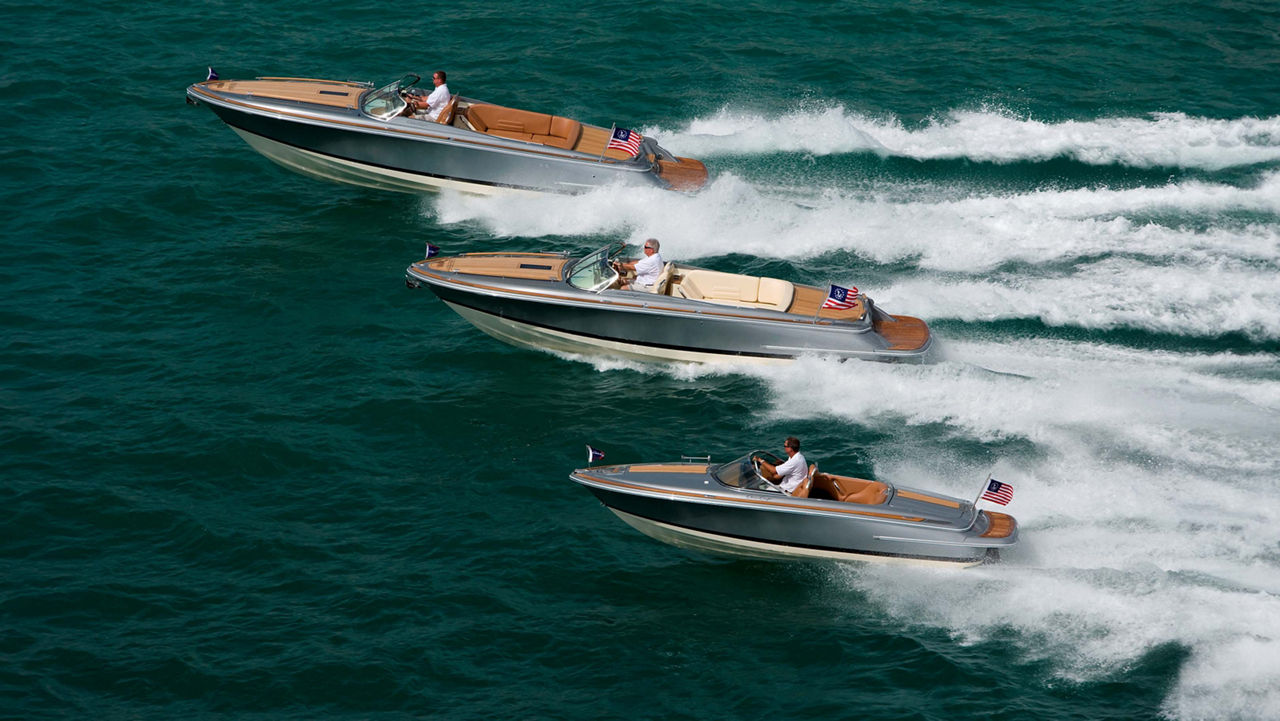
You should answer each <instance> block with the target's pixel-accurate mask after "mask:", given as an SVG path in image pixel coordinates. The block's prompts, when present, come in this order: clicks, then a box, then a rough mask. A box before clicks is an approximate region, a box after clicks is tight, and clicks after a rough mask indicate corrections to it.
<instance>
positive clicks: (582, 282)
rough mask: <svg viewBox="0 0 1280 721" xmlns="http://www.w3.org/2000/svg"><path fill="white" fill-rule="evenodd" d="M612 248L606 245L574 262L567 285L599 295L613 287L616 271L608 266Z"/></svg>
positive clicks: (616, 277)
mask: <svg viewBox="0 0 1280 721" xmlns="http://www.w3.org/2000/svg"><path fill="white" fill-rule="evenodd" d="M612 247H613V246H610V245H606V246H605V247H603V248H601V249H600V250H597V251H596V252H594V253H592V254H591V255H588V256H584V257H583V258H581V259H580V260H578V261H577V262H575V263H574V264H573V268H572V269H571V270H570V271H569V284H570V285H572V286H573V287H575V288H581V289H583V290H589V291H591V292H592V293H599V292H600V291H602V290H604V289H605V288H608V287H609V286H611V285H613V283H614V281H616V280H617V279H618V271H616V270H614V269H613V266H611V265H609V255H610V253H609V251H610V249H611V248H612Z"/></svg>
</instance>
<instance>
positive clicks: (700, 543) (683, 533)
mask: <svg viewBox="0 0 1280 721" xmlns="http://www.w3.org/2000/svg"><path fill="white" fill-rule="evenodd" d="M609 510H610V511H613V512H614V514H615V515H617V516H618V518H621V519H622V520H623V521H625V522H626V523H627V525H628V526H631V527H632V528H634V529H636V530H637V531H639V532H641V533H643V534H644V535H646V536H649V537H650V538H655V539H657V540H659V541H662V542H663V543H668V544H671V545H672V546H678V547H680V548H688V549H692V550H695V551H705V552H710V553H719V554H725V555H730V556H743V557H746V558H763V559H768V560H795V559H823V558H825V559H833V560H837V561H865V562H867V563H886V564H902V565H910V566H933V567H943V568H969V567H971V566H977V565H979V564H981V563H982V561H981V560H977V561H965V560H957V561H939V560H933V559H923V558H899V557H897V556H875V555H869V554H863V553H853V552H846V551H832V550H826V549H819V548H803V547H798V546H782V545H778V544H773V543H766V542H763V541H751V540H747V539H743V538H731V537H728V536H719V535H716V534H714V533H706V532H704V531H696V530H693V529H691V528H681V527H679V526H672V525H670V524H667V523H662V522H661V521H651V520H649V519H647V518H641V517H639V516H633V515H631V514H630V513H626V512H625V511H619V510H617V509H616V508H610V509H609Z"/></svg>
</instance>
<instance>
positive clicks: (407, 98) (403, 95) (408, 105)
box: [400, 90, 414, 117]
mask: <svg viewBox="0 0 1280 721" xmlns="http://www.w3.org/2000/svg"><path fill="white" fill-rule="evenodd" d="M413 97H414V95H413V93H411V92H409V91H408V90H401V91H400V99H401V100H403V101H404V109H403V110H401V111H400V115H403V116H405V117H413V113H414V109H413Z"/></svg>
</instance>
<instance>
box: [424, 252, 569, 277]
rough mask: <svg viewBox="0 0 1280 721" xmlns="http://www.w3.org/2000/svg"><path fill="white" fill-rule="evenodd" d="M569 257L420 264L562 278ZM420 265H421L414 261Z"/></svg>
mask: <svg viewBox="0 0 1280 721" xmlns="http://www.w3.org/2000/svg"><path fill="white" fill-rule="evenodd" d="M568 262H569V260H568V259H567V258H564V257H562V256H560V255H544V256H539V255H534V254H526V255H515V256H504V255H488V256H480V257H475V256H470V257H454V258H441V259H439V260H429V261H426V262H424V263H420V265H422V266H426V267H427V268H430V269H431V270H436V271H445V272H452V273H471V274H472V275H488V276H493V277H497V278H525V279H529V280H560V274H561V271H562V270H563V269H564V266H565V263H568ZM415 265H418V264H415Z"/></svg>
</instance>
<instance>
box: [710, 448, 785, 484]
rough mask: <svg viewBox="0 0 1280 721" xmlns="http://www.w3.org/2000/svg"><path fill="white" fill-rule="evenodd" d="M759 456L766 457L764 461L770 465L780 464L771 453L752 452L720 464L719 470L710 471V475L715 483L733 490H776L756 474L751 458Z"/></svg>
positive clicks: (779, 460) (778, 459)
mask: <svg viewBox="0 0 1280 721" xmlns="http://www.w3.org/2000/svg"><path fill="white" fill-rule="evenodd" d="M759 455H763V456H767V458H766V459H765V460H768V461H769V462H770V463H774V464H775V465H776V464H777V463H781V462H782V461H781V459H780V458H778V457H777V456H775V455H773V454H772V453H767V452H762V451H752V452H751V453H748V454H747V455H745V456H743V457H741V458H736V459H734V460H732V461H729V462H728V463H723V464H721V465H720V467H719V468H716V469H715V470H713V471H711V475H712V476H715V479H716V480H717V481H720V482H721V483H723V484H725V485H726V486H731V487H733V488H745V489H747V490H751V491H776V490H778V488H777V486H774V485H772V484H770V483H768V482H767V481H765V480H764V479H763V478H761V477H760V474H758V473H756V469H755V465H754V464H752V462H751V457H752V456H759Z"/></svg>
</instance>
